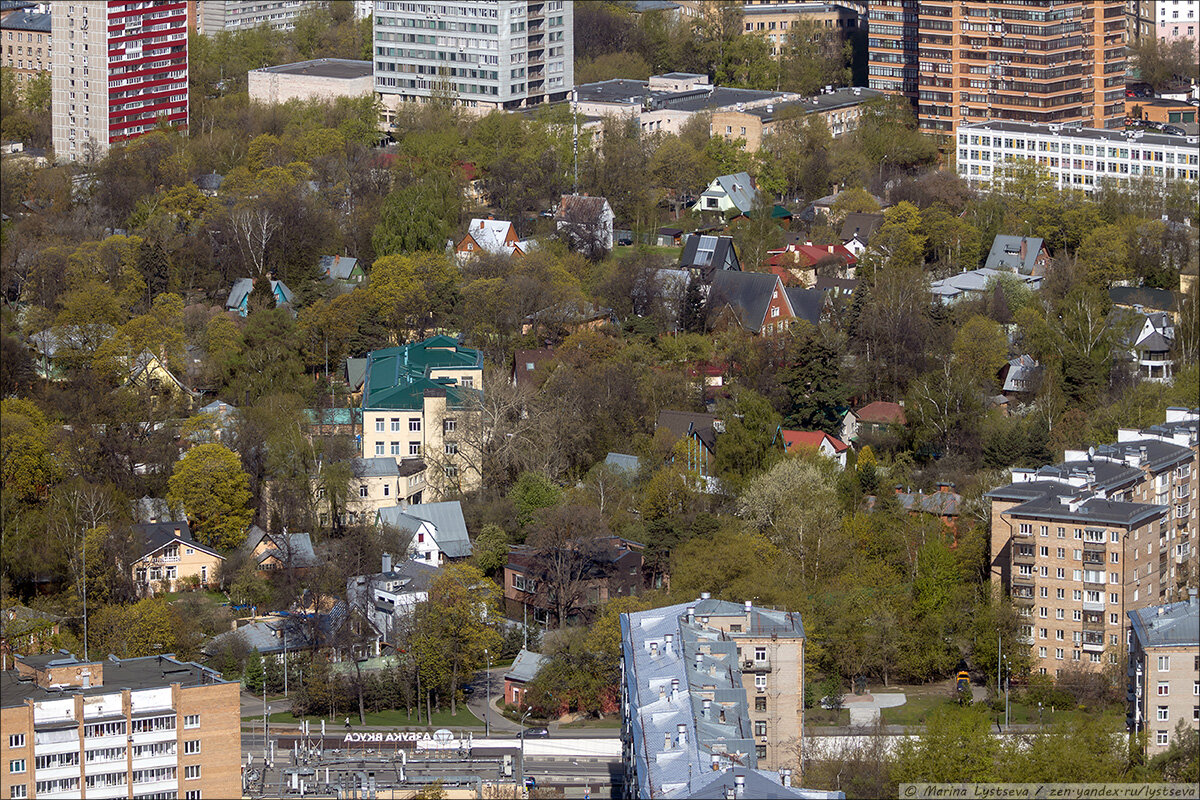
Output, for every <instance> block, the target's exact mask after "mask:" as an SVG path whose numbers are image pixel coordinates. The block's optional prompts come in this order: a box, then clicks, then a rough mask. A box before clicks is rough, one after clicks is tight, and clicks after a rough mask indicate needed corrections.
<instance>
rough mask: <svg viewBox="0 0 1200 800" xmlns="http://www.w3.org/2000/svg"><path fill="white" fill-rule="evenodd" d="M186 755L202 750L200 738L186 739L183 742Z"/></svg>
mask: <svg viewBox="0 0 1200 800" xmlns="http://www.w3.org/2000/svg"><path fill="white" fill-rule="evenodd" d="M183 752H184V755H194V754H196V753H199V752H200V740H199V739H185V740H184V742H183Z"/></svg>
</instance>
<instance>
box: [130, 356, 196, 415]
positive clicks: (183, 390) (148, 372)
mask: <svg viewBox="0 0 1200 800" xmlns="http://www.w3.org/2000/svg"><path fill="white" fill-rule="evenodd" d="M125 385H126V386H136V387H138V388H139V389H145V390H146V391H148V392H149V393H150V395H151V396H152V397H167V398H170V399H180V400H183V401H184V402H185V403H186V404H188V405H189V406H190V405H191V404H192V403H193V402H194V401H195V400H196V399H197V398H198V397H200V393H199V392H194V391H192V390H191V389H189V388H188V387H187V386H185V385H184V383H183V381H181V380H179V378H177V377H175V373H173V372H171V370H169V369H167V367H166V365H165V364H163V362H162V360H161V359H159V357H158V356H156V355H154V354H153V353H151V352H149V351H146V350H143V351H142V352H141V354H140V355H138V357H137V358H135V359H134V360H133V364H132V365H131V366H130V368H129V375H128V376H127V377H126V378H125Z"/></svg>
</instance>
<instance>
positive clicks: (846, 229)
mask: <svg viewBox="0 0 1200 800" xmlns="http://www.w3.org/2000/svg"><path fill="white" fill-rule="evenodd" d="M881 227H883V214H864V213H862V212H859V211H854V212H851V213H849V214H847V215H846V219H845V220H843V221H842V235H841V240H842V244H843V245H845V247H846V249H847V250H849V251H850V252H851V253H853V254H854V257H855V258H858V257H859V256H861V255H862V254H863V251H864V250H866V249H867V244H868V243H869V242H870V241H871V237H872V236H873V235H874V234H875V231H877V230H879V229H880V228H881Z"/></svg>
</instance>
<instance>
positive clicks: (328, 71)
mask: <svg viewBox="0 0 1200 800" xmlns="http://www.w3.org/2000/svg"><path fill="white" fill-rule="evenodd" d="M250 71H251V72H274V73H276V74H279V75H315V76H317V77H319V78H338V79H341V80H353V79H354V78H368V77H370V76H371V73H372V65H371V62H370V61H351V60H350V59H347V58H316V59H313V60H312V61H297V62H296V63H294V64H278V65H276V66H274V67H263V68H262V69H254V70H250Z"/></svg>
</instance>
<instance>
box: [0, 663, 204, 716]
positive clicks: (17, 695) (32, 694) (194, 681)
mask: <svg viewBox="0 0 1200 800" xmlns="http://www.w3.org/2000/svg"><path fill="white" fill-rule="evenodd" d="M21 660H22V661H23V662H24V663H25V664H27V665H29V666H31V667H34V668H35V669H39V670H41V669H45V668H46V667H47V666H50V665H54V666H58V665H60V664H61V665H64V666H65V665H68V664H81V665H82V664H84V663H90V664H95V663H100V664H102V665H103V667H104V679H103V682H102V683H101V684H100V685H96V686H89V687H87V688H84V687H73V686H68V687H63V688H55V689H43V688H41V687H39V686H38V685H37V683H36V682H34V681H32V680H18V678H17V671H16V670H15V669H13V670H7V671H5V672H3V673H0V707H3V708H10V707H12V706H19V705H22V704H23V703H24V702H25V701H26V700H33V701H34V702H39V701H42V700H54V699H61V698H63V697H73V696H75V695H77V694H81V695H84V696H91V695H97V694H111V693H112V692H114V691H119V690H121V689H154V688H159V687H163V686H170V685H171V684H174V683H178V684H180V685H181V686H182V687H183V688H188V687H192V686H207V685H211V684H216V683H227V681H225V680H222V679H221V676H220V675H219V674H218V673H216V672H215V671H213V670H210V669H208V668H207V667H203V666H201V665H199V664H197V663H195V662H193V661H178V660H176V659H175V657H174V656H173V655H172V654H169V653H168V654H165V655H161V656H145V657H143V658H124V659H118V658H117V657H116V656H109V657H108V659H106V660H103V661H97V660H92V661H89V662H83V661H80V660H78V659H76V658H75V657H74V656H72V655H71V654H70V653H66V652H63V651H59V652H58V653H51V654H48V655H41V656H25V657H21Z"/></svg>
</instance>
